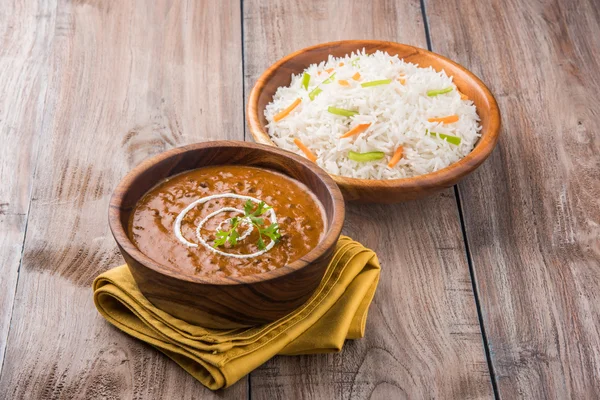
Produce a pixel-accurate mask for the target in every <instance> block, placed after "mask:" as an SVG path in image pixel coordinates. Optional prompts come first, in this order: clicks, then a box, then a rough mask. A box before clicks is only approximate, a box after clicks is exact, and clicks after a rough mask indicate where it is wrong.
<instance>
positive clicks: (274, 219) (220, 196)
mask: <svg viewBox="0 0 600 400" xmlns="http://www.w3.org/2000/svg"><path fill="white" fill-rule="evenodd" d="M223 198H230V199H240V200H246V201H248V200H250V201H252V202H253V203H256V204H260V203H263V204H264V202H262V201H261V200H259V199H257V198H255V197H251V196H243V195H240V194H235V193H222V194H214V195H211V196H206V197H202V198H200V199H198V200H196V201H193V202H192V203H190V205H188V206H187V207H186V208H184V209H183V210H182V211H181V212H180V213H179V215H178V216H177V218H176V219H175V225H174V227H173V230H174V231H175V236H176V237H177V239H178V240H179V241H180V242H181V243H183V244H184V245H186V246H188V247H198V245H197V244H195V243H192V242H190V241H188V240H187V239H186V238H184V237H183V234H182V233H181V222H182V221H183V219H184V218H185V216H186V215H187V213H188V212H190V211H191V210H192V209H193V208H194V207H196V206H198V205H200V204H204V203H206V202H207V201H210V200H214V199H223ZM223 212H235V213H238V214H244V215H245V212H244V211H243V210H240V209H237V208H234V207H222V208H220V209H218V210H216V211H213V212H212V213H210V214H208V215H207V216H206V217H204V218H203V219H202V221H200V223H199V224H198V226H197V227H196V238H197V239H198V243H199V244H201V245H202V246H204V247H205V248H206V249H208V250H210V251H212V252H215V253H217V254H220V255H222V256H226V257H233V258H253V257H257V256H260V255H261V254H264V253H266V252H267V251H269V250H271V249H272V248H273V246H275V241H274V240H271V241H270V242H269V244H268V245H267V246H266V247H265V248H264V249H262V250H259V251H257V252H254V253H251V254H232V253H226V252H224V251H221V250H219V249H216V248H214V247H213V246H211V245H209V244H208V243H207V242H206V240H204V238H203V237H202V234H201V232H200V231H201V229H202V227H203V226H204V225H205V224H206V222H208V220H209V219H211V218H212V217H214V216H216V215H218V214H220V213H223ZM267 212H268V213H269V214H270V215H269V219H270V220H271V223H272V224H277V215H276V214H275V210H273V208H269V209H268V210H267ZM230 221H231V218H229V219H226V220H225V221H222V222H221V223H220V224H219V226H218V227H217V230H220V228H221V226H222V225H223V224H224V223H226V222H230ZM241 224H242V225H246V226H248V228H247V229H246V230H245V231H244V232H243V233H242V234H241V235H240V236H239V238H238V240H242V239H244V238H246V237H247V236H248V235H250V234H251V233H252V231H253V230H254V226H253V225H252V222H251V220H250V218H249V217H243V218H241Z"/></svg>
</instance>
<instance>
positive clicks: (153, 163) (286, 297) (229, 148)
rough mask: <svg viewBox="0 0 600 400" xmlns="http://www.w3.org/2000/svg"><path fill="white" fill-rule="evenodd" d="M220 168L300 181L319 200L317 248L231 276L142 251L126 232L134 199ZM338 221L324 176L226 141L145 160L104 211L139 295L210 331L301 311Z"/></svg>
mask: <svg viewBox="0 0 600 400" xmlns="http://www.w3.org/2000/svg"><path fill="white" fill-rule="evenodd" d="M224 164H235V165H249V166H256V167H263V168H268V169H272V170H275V171H279V172H282V173H284V174H286V175H288V176H291V177H292V178H295V179H297V180H299V181H300V182H302V183H304V184H305V185H306V186H307V187H308V188H309V189H310V190H311V191H312V192H313V193H314V194H315V195H316V196H317V197H318V199H319V200H320V201H321V203H322V204H323V206H324V208H325V214H326V216H327V225H326V234H325V236H324V238H323V240H322V241H321V242H320V243H319V245H318V246H317V247H316V248H314V249H313V250H311V251H310V252H309V253H308V254H306V255H305V256H303V257H302V258H301V259H299V260H296V261H294V262H292V263H291V264H289V265H286V266H284V267H282V268H279V269H277V270H274V271H270V272H267V273H264V274H259V275H251V276H243V277H235V278H234V277H210V278H207V277H202V276H198V275H195V274H190V273H189V272H188V273H185V272H184V271H183V270H181V271H176V270H174V269H173V268H167V267H165V266H163V265H160V264H158V263H156V262H154V261H153V260H152V259H150V258H149V257H147V256H146V255H144V254H143V253H141V252H140V251H139V250H138V249H137V247H136V246H135V245H134V244H133V243H132V242H131V240H130V239H129V237H128V235H127V223H128V221H129V217H130V214H131V212H132V211H133V208H134V206H135V204H136V202H137V201H138V200H139V199H140V198H141V197H142V196H143V195H144V194H145V193H146V192H147V191H148V190H149V189H151V188H152V187H153V186H154V185H156V184H157V183H158V182H159V181H161V180H162V179H164V178H167V177H169V176H173V175H176V174H178V173H181V172H183V171H187V170H191V169H195V168H200V167H203V166H208V165H224ZM343 222H344V200H343V198H342V195H341V193H340V191H339V189H338V187H337V186H336V184H335V182H334V181H333V180H332V179H331V178H330V177H329V176H328V175H327V173H326V172H325V171H323V170H321V169H320V168H318V167H317V166H315V165H314V164H313V163H311V162H310V161H308V160H306V159H304V158H302V157H299V156H296V155H293V154H291V153H289V152H286V151H283V150H280V149H276V148H273V147H268V146H263V145H257V144H253V143H246V142H233V141H217V142H206V143H198V144H194V145H190V146H185V147H181V148H177V149H173V150H170V151H167V152H165V153H162V154H160V155H158V156H155V157H153V158H151V159H149V160H146V161H144V162H143V163H142V164H140V165H139V166H137V167H136V168H135V169H134V170H133V171H131V172H130V173H129V174H128V175H127V176H126V177H125V178H123V180H122V181H121V183H120V184H119V185H118V186H117V188H116V189H115V191H114V193H113V196H112V198H111V202H110V208H109V224H110V228H111V231H112V233H113V236H114V237H115V240H116V241H117V244H118V246H119V250H120V251H121V254H122V255H123V257H124V258H125V261H126V263H127V265H128V266H129V269H130V270H131V273H132V275H133V277H134V279H135V281H136V283H137V284H138V287H139V289H140V290H141V292H142V293H143V294H144V296H146V298H147V299H148V300H149V301H150V302H152V303H153V304H154V305H155V306H157V307H158V308H160V309H162V310H164V311H166V312H168V313H169V314H172V315H173V316H175V317H177V318H180V319H183V320H185V321H188V322H190V323H196V324H199V325H201V326H205V327H213V328H235V327H242V326H250V325H256V324H264V323H267V322H271V321H274V320H276V319H279V318H281V317H283V316H285V315H286V314H288V313H289V312H290V311H292V310H294V309H296V308H298V307H299V306H301V305H302V304H303V303H304V302H305V301H306V300H307V299H308V298H309V297H310V296H311V295H312V293H313V292H314V290H315V289H316V288H317V286H318V285H319V283H320V281H321V279H322V277H323V275H324V273H325V269H326V267H327V265H328V263H329V261H330V260H331V257H332V255H333V251H334V249H335V245H336V242H337V240H338V238H339V235H340V232H341V229H342V225H343Z"/></svg>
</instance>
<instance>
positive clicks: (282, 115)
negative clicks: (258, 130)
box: [273, 98, 302, 122]
mask: <svg viewBox="0 0 600 400" xmlns="http://www.w3.org/2000/svg"><path fill="white" fill-rule="evenodd" d="M301 101H302V99H300V98H297V99H296V100H294V102H293V103H292V104H291V105H290V106H289V107H288V108H286V109H285V110H283V111H281V112H280V113H278V114H275V116H274V117H273V120H274V121H275V122H277V121H280V120H282V119H284V118H285V117H287V116H288V114H289V113H291V112H292V110H293V109H294V108H296V107H298V104H300V102H301Z"/></svg>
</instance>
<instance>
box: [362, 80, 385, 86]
mask: <svg viewBox="0 0 600 400" xmlns="http://www.w3.org/2000/svg"><path fill="white" fill-rule="evenodd" d="M390 83H392V80H391V79H382V80H380V81H371V82H365V83H361V84H360V86H362V87H373V86H380V85H389V84H390Z"/></svg>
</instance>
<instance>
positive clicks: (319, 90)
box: [308, 86, 323, 100]
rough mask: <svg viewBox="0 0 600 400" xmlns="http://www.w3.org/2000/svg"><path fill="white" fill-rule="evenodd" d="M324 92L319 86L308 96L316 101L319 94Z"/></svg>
mask: <svg viewBox="0 0 600 400" xmlns="http://www.w3.org/2000/svg"><path fill="white" fill-rule="evenodd" d="M322 91H323V89H321V88H320V87H318V86H317V87H316V88H314V89H313V90H312V92H310V93H309V94H308V97H309V98H310V99H311V100H314V99H315V97H317V96H318V95H319V94H321V92H322Z"/></svg>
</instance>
